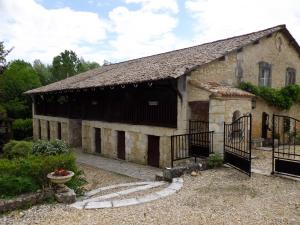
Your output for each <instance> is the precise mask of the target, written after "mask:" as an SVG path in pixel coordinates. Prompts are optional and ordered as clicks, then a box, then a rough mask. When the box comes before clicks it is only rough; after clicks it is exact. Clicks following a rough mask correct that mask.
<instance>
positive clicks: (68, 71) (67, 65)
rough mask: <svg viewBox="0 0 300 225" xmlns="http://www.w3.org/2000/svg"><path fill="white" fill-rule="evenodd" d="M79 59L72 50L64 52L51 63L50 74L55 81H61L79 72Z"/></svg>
mask: <svg viewBox="0 0 300 225" xmlns="http://www.w3.org/2000/svg"><path fill="white" fill-rule="evenodd" d="M80 64H81V63H80V59H79V58H78V57H77V55H76V53H75V52H73V51H72V50H70V51H69V50H65V51H64V52H61V53H60V54H59V55H58V56H55V57H54V58H53V61H52V74H53V77H54V79H55V80H62V79H65V78H67V77H71V76H73V75H75V74H77V73H79V72H80Z"/></svg>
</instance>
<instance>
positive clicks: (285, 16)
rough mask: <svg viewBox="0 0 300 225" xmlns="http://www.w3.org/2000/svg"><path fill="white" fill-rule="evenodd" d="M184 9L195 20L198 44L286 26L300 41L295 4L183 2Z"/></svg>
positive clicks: (254, 0)
mask: <svg viewBox="0 0 300 225" xmlns="http://www.w3.org/2000/svg"><path fill="white" fill-rule="evenodd" d="M185 6H186V9H187V10H188V12H189V13H191V15H192V17H193V18H194V19H195V23H194V24H193V26H194V31H195V32H196V33H197V36H196V39H197V40H198V41H201V42H203V41H214V40H217V39H220V38H226V37H230V36H233V35H237V34H243V33H247V32H253V31H256V30H259V29H264V28H268V27H272V26H275V25H279V24H287V27H288V29H289V30H290V31H291V32H292V33H293V34H294V35H295V36H296V37H298V40H299V38H300V30H299V29H298V28H299V25H300V12H299V9H300V1H299V0H285V1H274V0H247V1H241V0H226V1H219V0H209V1H208V0H187V1H186V3H185Z"/></svg>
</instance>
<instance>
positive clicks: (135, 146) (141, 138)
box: [125, 132, 148, 164]
mask: <svg viewBox="0 0 300 225" xmlns="http://www.w3.org/2000/svg"><path fill="white" fill-rule="evenodd" d="M147 141H148V139H147V135H145V134H142V133H138V132H126V133H125V148H126V149H125V152H126V159H128V161H131V162H136V163H140V164H147V156H148V154H147V151H148V149H147Z"/></svg>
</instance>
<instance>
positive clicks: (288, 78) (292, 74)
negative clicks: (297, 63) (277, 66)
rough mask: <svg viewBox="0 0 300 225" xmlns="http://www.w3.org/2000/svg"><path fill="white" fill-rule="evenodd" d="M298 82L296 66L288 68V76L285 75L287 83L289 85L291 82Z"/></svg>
mask: <svg viewBox="0 0 300 225" xmlns="http://www.w3.org/2000/svg"><path fill="white" fill-rule="evenodd" d="M295 83H296V70H295V69H294V68H287V69H286V76H285V85H286V86H288V85H290V84H295Z"/></svg>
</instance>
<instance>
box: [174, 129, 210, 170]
mask: <svg viewBox="0 0 300 225" xmlns="http://www.w3.org/2000/svg"><path fill="white" fill-rule="evenodd" d="M213 135H214V132H213V131H209V132H199V133H191V134H180V135H173V136H171V165H172V167H173V163H174V161H178V160H183V159H188V158H191V157H195V161H196V158H201V157H208V156H209V154H211V153H213Z"/></svg>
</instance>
